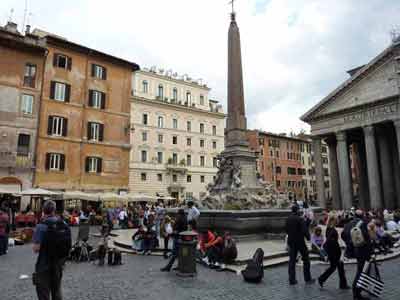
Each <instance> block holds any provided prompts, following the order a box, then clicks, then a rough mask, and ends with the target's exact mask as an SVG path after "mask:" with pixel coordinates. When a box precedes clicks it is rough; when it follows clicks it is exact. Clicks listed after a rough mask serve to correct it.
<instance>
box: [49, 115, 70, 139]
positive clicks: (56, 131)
mask: <svg viewBox="0 0 400 300" xmlns="http://www.w3.org/2000/svg"><path fill="white" fill-rule="evenodd" d="M67 128H68V120H67V119H65V118H63V117H57V116H49V120H48V127H47V134H48V135H53V136H67Z"/></svg>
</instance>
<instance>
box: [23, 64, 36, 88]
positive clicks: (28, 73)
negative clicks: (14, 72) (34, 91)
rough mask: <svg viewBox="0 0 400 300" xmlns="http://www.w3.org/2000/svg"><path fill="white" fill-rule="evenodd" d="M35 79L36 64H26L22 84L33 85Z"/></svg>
mask: <svg viewBox="0 0 400 300" xmlns="http://www.w3.org/2000/svg"><path fill="white" fill-rule="evenodd" d="M35 81H36V65H33V64H26V65H25V73H24V86H27V87H32V88H34V87H35Z"/></svg>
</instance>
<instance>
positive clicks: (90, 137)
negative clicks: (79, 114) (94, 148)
mask: <svg viewBox="0 0 400 300" xmlns="http://www.w3.org/2000/svg"><path fill="white" fill-rule="evenodd" d="M91 127H92V122H88V123H87V139H88V140H91V139H92V131H91V130H90V129H91Z"/></svg>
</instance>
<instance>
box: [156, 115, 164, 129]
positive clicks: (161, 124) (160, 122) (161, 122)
mask: <svg viewBox="0 0 400 300" xmlns="http://www.w3.org/2000/svg"><path fill="white" fill-rule="evenodd" d="M157 126H158V128H164V118H163V117H161V116H160V117H158V119H157Z"/></svg>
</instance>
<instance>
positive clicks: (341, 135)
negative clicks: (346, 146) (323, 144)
mask: <svg viewBox="0 0 400 300" xmlns="http://www.w3.org/2000/svg"><path fill="white" fill-rule="evenodd" d="M336 140H337V141H338V142H345V141H346V140H347V133H346V131H338V132H336Z"/></svg>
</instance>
